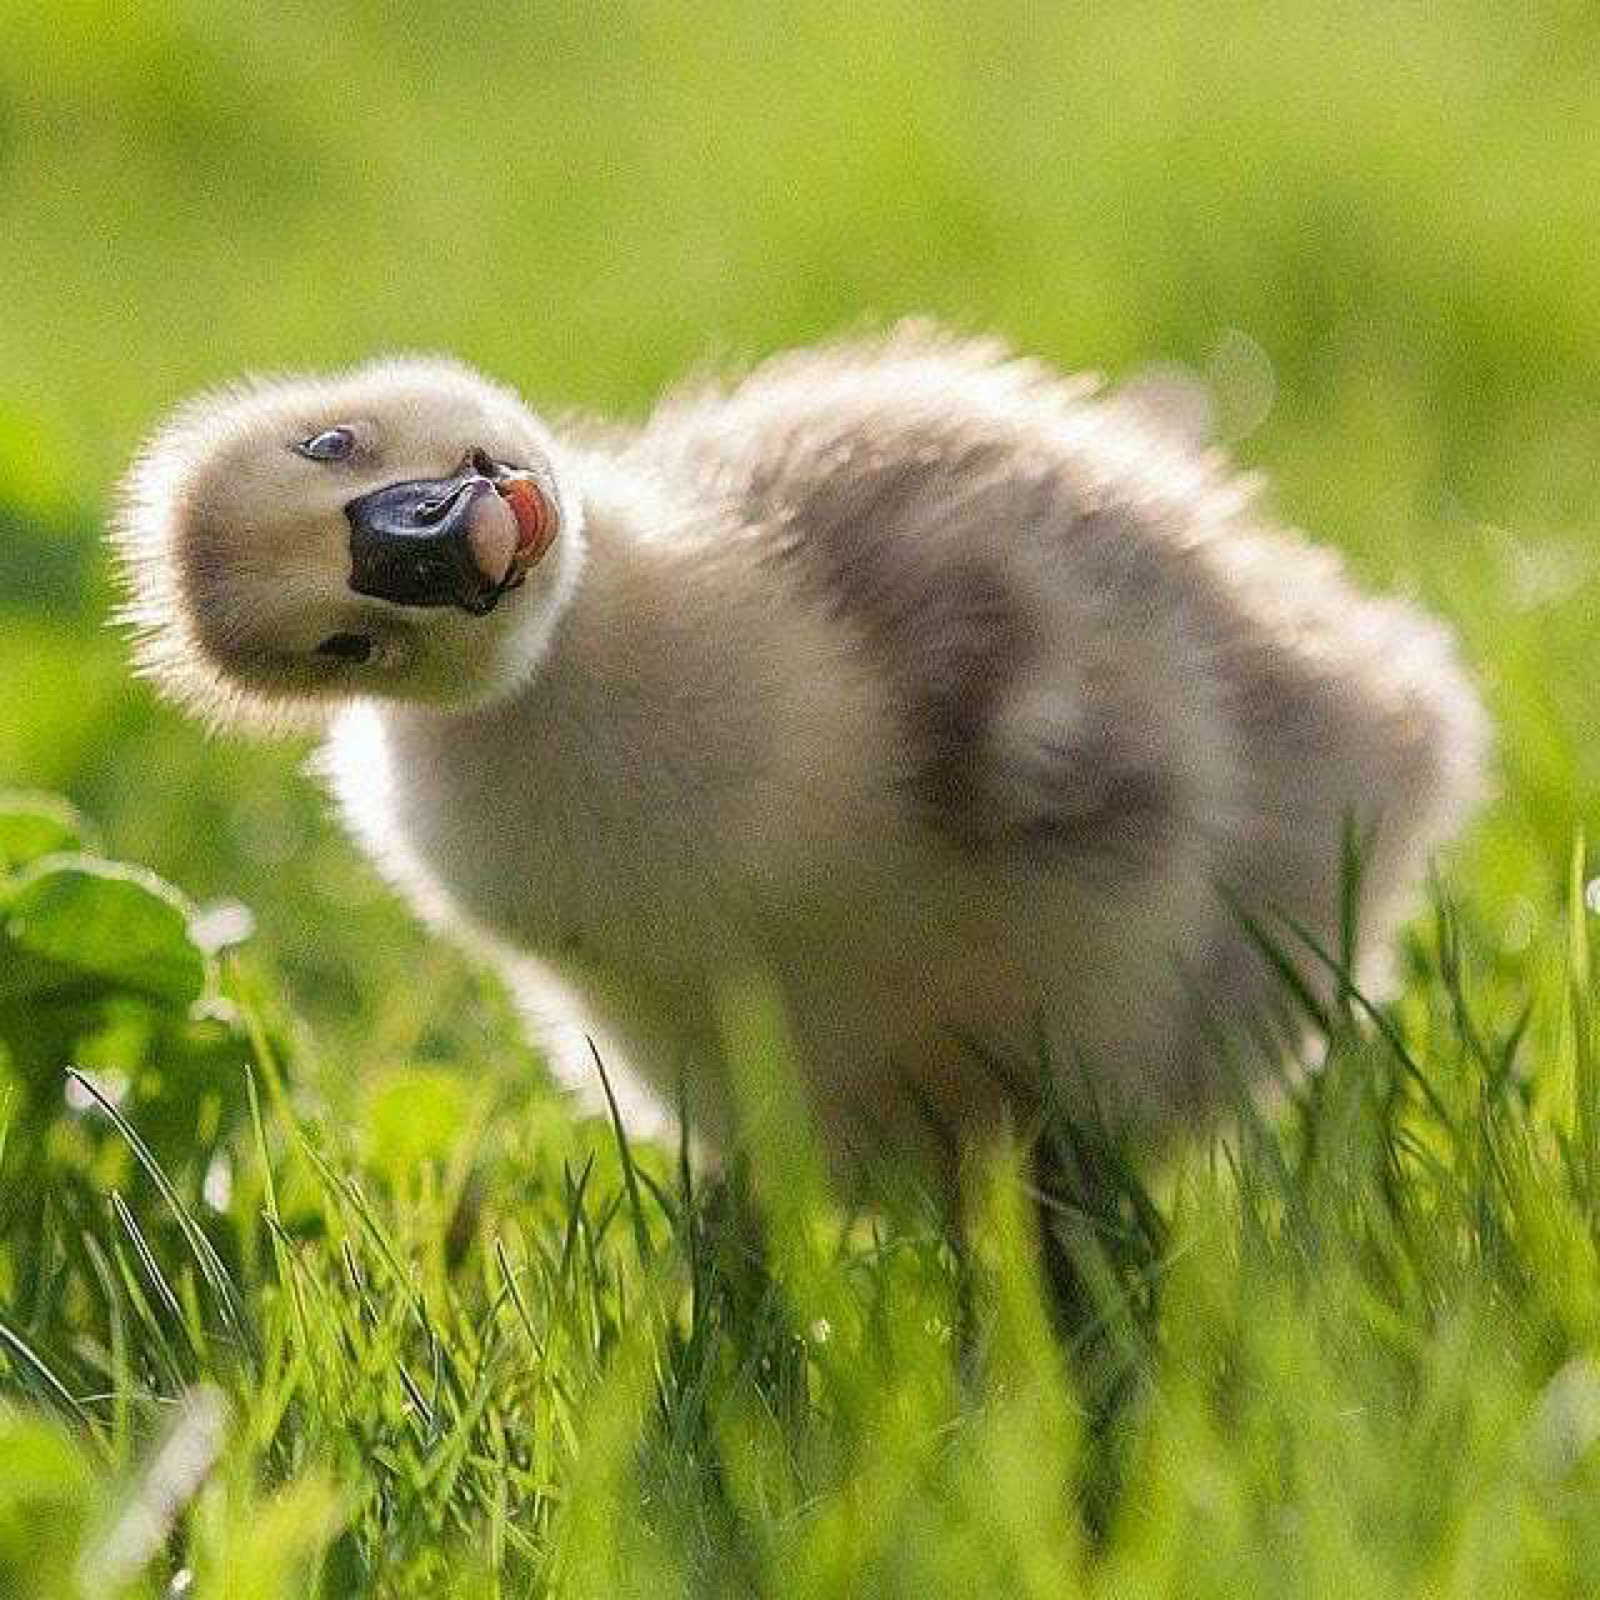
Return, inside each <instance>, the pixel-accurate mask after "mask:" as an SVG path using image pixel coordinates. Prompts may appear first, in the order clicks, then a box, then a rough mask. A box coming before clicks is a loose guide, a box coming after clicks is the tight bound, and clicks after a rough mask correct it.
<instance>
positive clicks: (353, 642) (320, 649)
mask: <svg viewBox="0 0 1600 1600" xmlns="http://www.w3.org/2000/svg"><path fill="white" fill-rule="evenodd" d="M317 654H318V655H319V656H327V657H328V658H329V659H330V660H333V661H353V662H355V663H356V665H357V666H359V665H360V664H361V663H362V662H363V661H370V660H371V659H372V639H371V637H370V636H369V635H368V634H365V633H333V634H329V635H328V637H327V638H326V639H324V640H323V641H322V643H321V644H319V645H318V646H317Z"/></svg>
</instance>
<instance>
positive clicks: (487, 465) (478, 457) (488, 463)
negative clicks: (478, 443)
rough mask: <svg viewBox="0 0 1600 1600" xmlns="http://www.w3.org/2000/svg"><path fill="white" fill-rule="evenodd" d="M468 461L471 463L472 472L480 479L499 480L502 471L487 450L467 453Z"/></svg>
mask: <svg viewBox="0 0 1600 1600" xmlns="http://www.w3.org/2000/svg"><path fill="white" fill-rule="evenodd" d="M467 460H468V462H469V463H471V466H472V470H473V471H474V472H476V473H477V474H478V476H479V477H480V478H491V479H493V478H498V477H499V476H500V469H499V468H498V467H497V466H496V465H495V463H494V459H493V457H491V456H490V454H489V452H488V451H487V450H471V451H468V453H467Z"/></svg>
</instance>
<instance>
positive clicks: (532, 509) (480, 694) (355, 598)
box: [112, 358, 582, 723]
mask: <svg viewBox="0 0 1600 1600" xmlns="http://www.w3.org/2000/svg"><path fill="white" fill-rule="evenodd" d="M555 457H556V446H555V442H554V441H553V439H552V438H551V436H550V434H549V432H548V431H547V430H546V429H545V428H544V427H543V425H542V424H541V423H540V422H539V421H538V420H537V419H536V418H535V417H534V416H532V415H531V413H530V412H529V411H528V409H527V407H526V406H524V405H523V403H522V402H521V400H520V399H518V397H517V396H516V395H515V394H513V393H512V392H511V391H510V390H508V389H505V388H502V387H501V386H499V385H498V384H495V383H492V382H490V381H489V380H488V379H486V378H484V377H482V376H481V375H479V374H478V373H476V372H474V371H472V370H471V369H469V368H467V367H464V366H461V365H459V364H457V363H455V362H450V361H443V360H433V359H420V358H412V359H402V360H393V361H383V362H377V363H373V364H372V365H369V366H365V367H360V368H357V369H355V370H353V371H350V372H347V373H343V374H339V375H336V376H331V377H289V378H271V379H258V380H251V381H249V382H247V383H244V384H242V385H239V386H236V387H234V388H231V389H226V390H222V391H217V392H213V393H210V394H205V395H201V396H199V397H198V398H196V399H194V400H191V401H189V402H188V403H187V404H186V405H184V406H182V407H181V408H180V409H179V410H178V411H177V412H176V413H175V414H174V415H173V416H172V417H171V418H170V419H169V420H168V421H167V422H166V423H165V424H164V425H163V426H162V427H161V428H159V429H158V430H157V432H156V433H155V434H154V435H153V436H152V438H151V439H150V440H149V442H148V443H147V444H146V445H145V446H144V448H143V449H142V450H141V451H140V453H139V455H138V457H137V459H136V460H135V462H134V465H133V467H132V469H131V470H130V472H129V473H128V476H127V478H126V479H125V481H124V484H123V488H122V492H121V496H120V510H119V512H118V515H117V518H116V521H115V524H114V527H113V533H112V537H113V542H114V544H115V547H116V549H117V552H118V555H119V558H120V563H121V568H122V573H123V577H124V581H125V584H126V588H127V591H128V602H127V604H126V605H125V607H124V608H123V611H122V617H123V619H124V620H125V621H127V622H129V623H131V624H132V625H133V627H134V629H135V630H136V635H137V644H136V655H137V658H138V661H139V663H140V665H141V667H142V668H143V669H144V670H145V671H147V672H148V673H149V674H150V675H152V676H154V677H155V678H156V679H157V680H158V681H159V682H160V683H161V684H162V685H163V686H164V687H165V688H166V689H167V690H168V691H169V692H170V693H172V694H174V695H175V696H176V697H177V698H178V699H180V700H182V701H184V702H186V703H188V704H189V705H191V706H192V707H194V708H196V709H198V710H199V711H201V712H202V714H204V715H207V716H209V717H211V718H212V719H213V720H216V721H227V720H231V719H233V718H235V717H239V716H244V717H249V718H254V719H256V720H260V719H262V718H265V720H267V721H269V722H278V723H281V722H285V721H290V722H292V721H296V720H301V719H303V717H304V716H305V715H306V714H308V713H309V714H310V715H312V716H313V717H315V715H316V714H317V713H318V712H319V711H325V710H326V709H328V708H329V707H330V706H332V705H334V704H336V703H338V702H340V701H342V700H346V699H350V698H356V697H363V698H378V699H398V700H411V701H418V702H425V703H426V702H432V703H437V704H443V705H454V706H466V705H475V704H481V703H483V702H485V701H489V700H492V699H494V698H496V697H497V696H499V695H503V694H505V693H507V692H509V691H510V690H512V689H514V688H515V687H517V686H518V684H520V683H521V682H522V681H524V679H525V678H526V677H527V675H528V673H529V671H530V670H531V669H532V666H533V665H534V664H535V663H536V662H537V660H538V658H539V655H540V653H541V651H542V648H543V645H544V643H545V642H546V641H547V639H548V637H549V634H550V632H551V630H552V629H553V627H554V625H555V622H556V620H557V619H558V617H559V615H560V613H561V610H562V608H563V606H564V604H565V602H566V600H567V598H568V596H569V594H570V592H571V589H572V586H573V582H574V580H575V577H576V574H577V570H578V567H579V565H580V563H581V559H582V539H581V526H580V523H581V510H580V507H579V506H578V504H577V501H576V496H575V493H574V491H573V489H572V487H571V485H570V484H569V483H567V482H566V481H564V475H563V474H562V472H561V471H560V469H559V466H558V463H557V461H556V459H555Z"/></svg>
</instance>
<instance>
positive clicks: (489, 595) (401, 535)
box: [344, 460, 507, 616]
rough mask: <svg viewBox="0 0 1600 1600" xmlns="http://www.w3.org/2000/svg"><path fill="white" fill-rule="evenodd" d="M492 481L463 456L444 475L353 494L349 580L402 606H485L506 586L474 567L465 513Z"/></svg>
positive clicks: (481, 609) (475, 610)
mask: <svg viewBox="0 0 1600 1600" xmlns="http://www.w3.org/2000/svg"><path fill="white" fill-rule="evenodd" d="M495 492H496V490H495V486H494V483H493V481H492V480H491V479H489V478H488V477H486V476H485V475H484V474H483V473H482V472H480V471H479V470H478V466H477V464H476V463H474V462H473V461H471V460H469V461H468V462H466V463H465V464H463V466H462V467H461V469H460V471H458V472H457V473H456V474H455V476H453V477H450V478H414V479H412V480H410V481H409V482H407V483H391V484H388V485H386V486H385V487H384V488H382V489H374V490H373V491H372V493H371V494H364V495H362V496H360V498H359V499H355V500H352V501H351V502H350V503H349V504H348V505H347V506H346V507H345V508H344V514H345V515H346V516H347V517H348V518H349V519H350V587H351V588H352V589H354V590H355V592H356V593H357V594H367V595H372V596H374V597H375V598H377V599H379V600H389V601H393V602H394V603H395V604H396V605H402V606H459V607H460V608H461V609H462V610H463V611H469V612H471V613H472V614H473V615H474V616H483V615H484V614H485V613H486V612H489V611H492V610H493V609H494V607H495V604H496V603H497V602H498V600H499V599H500V596H501V595H502V594H503V593H504V592H505V590H506V588H507V585H506V584H505V583H496V582H493V581H492V580H491V579H490V578H488V577H487V576H486V575H485V574H484V573H483V572H481V571H480V570H479V568H478V564H477V562H476V561H475V560H474V559H473V555H472V547H471V545H470V544H469V542H468V539H467V525H468V519H469V518H470V516H471V513H472V507H473V506H474V504H476V502H477V500H478V499H479V497H480V496H482V495H486V494H494V493H495Z"/></svg>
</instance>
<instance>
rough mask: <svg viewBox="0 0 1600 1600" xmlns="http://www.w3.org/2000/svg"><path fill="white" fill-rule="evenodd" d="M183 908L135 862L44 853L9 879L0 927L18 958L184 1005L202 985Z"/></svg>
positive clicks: (200, 957) (201, 965) (202, 964)
mask: <svg viewBox="0 0 1600 1600" xmlns="http://www.w3.org/2000/svg"><path fill="white" fill-rule="evenodd" d="M189 915H190V911H189V906H188V904H187V903H186V902H185V901H184V899H183V897H182V896H181V895H179V894H178V892H177V891H176V890H175V889H173V888H172V887H171V886H170V885H168V884H166V883H163V882H162V881H161V879H160V878H157V877H156V876H155V875H154V874H153V873H149V872H145V871H143V870H141V869H140V868H137V867H128V866H122V865H119V864H116V863H113V862H108V861H99V860H96V859H94V858H93V857H90V856H71V855H52V856H45V857H42V858H41V859H40V860H38V861H36V862H34V863H33V865H32V866H31V867H29V868H28V869H27V870H26V871H25V872H24V873H23V875H22V876H21V877H20V878H19V879H18V880H17V882H16V885H15V890H14V892H13V894H12V896H11V899H10V903H9V905H8V906H7V908H6V915H5V923H4V931H5V933H6V934H7V935H8V937H9V940H10V942H11V944H12V945H13V946H15V948H16V950H17V951H18V952H20V953H21V955H22V956H23V957H24V958H25V959H26V958H29V957H32V958H35V960H43V961H46V962H49V963H51V964H53V965H54V966H56V967H58V968H62V969H65V972H66V973H67V974H68V975H70V976H72V977H76V978H90V979H97V980H99V981H100V982H102V983H105V984H109V985H112V986H115V987H119V988H124V989H130V990H133V991H134V992H136V993H139V994H145V995H149V996H151V997H152V998H154V999H157V1000H163V1001H168V1002H171V1003H174V1004H177V1005H182V1006H188V1005H192V1004H193V1003H194V1002H195V1001H196V1000H198V999H199V998H200V996H201V994H202V993H203V992H204V990H205V986H206V975H207V969H206V959H205V956H204V954H203V953H202V952H201V950H200V949H199V947H198V946H197V945H196V944H195V943H194V941H193V940H192V939H191V938H190V937H189Z"/></svg>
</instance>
